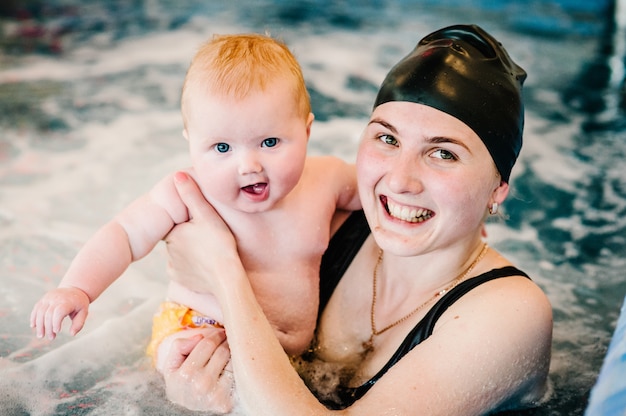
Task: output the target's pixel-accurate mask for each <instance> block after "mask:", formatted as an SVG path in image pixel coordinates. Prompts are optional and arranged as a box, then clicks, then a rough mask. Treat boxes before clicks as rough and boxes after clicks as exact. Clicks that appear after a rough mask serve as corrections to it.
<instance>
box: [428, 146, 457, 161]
mask: <svg viewBox="0 0 626 416" xmlns="http://www.w3.org/2000/svg"><path fill="white" fill-rule="evenodd" d="M432 155H433V156H434V157H437V158H439V159H444V160H456V156H455V155H454V153H452V152H449V151H447V150H444V149H437V150H435V151H434V152H433V153H432Z"/></svg>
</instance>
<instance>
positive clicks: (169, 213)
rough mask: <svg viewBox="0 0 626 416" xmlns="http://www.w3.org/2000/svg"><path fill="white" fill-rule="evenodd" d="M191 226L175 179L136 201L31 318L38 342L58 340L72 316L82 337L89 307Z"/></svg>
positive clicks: (88, 245)
mask: <svg viewBox="0 0 626 416" xmlns="http://www.w3.org/2000/svg"><path fill="white" fill-rule="evenodd" d="M186 220H187V209H186V207H185V206H184V205H183V204H182V202H181V201H180V198H179V197H178V193H177V192H176V188H174V185H173V182H172V177H171V176H170V177H168V178H165V179H164V180H163V181H161V182H159V184H157V185H156V186H155V187H154V188H153V189H152V191H151V192H150V193H149V194H146V195H144V196H142V197H140V198H138V199H137V200H135V201H134V202H133V203H132V204H131V205H129V206H128V207H127V208H125V209H124V210H123V211H122V212H121V213H119V214H118V215H117V216H116V217H115V218H114V219H113V220H111V221H109V222H108V223H107V224H105V225H104V226H103V227H102V228H101V229H100V230H98V231H97V232H96V234H95V235H94V236H93V237H92V238H91V239H90V240H89V241H87V243H86V244H85V246H84V247H83V248H82V249H81V250H80V251H79V253H78V254H77V255H76V257H75V258H74V260H73V261H72V263H71V265H70V267H69V269H68V270H67V273H66V274H65V276H64V277H63V279H62V280H61V283H60V284H59V287H58V288H57V289H54V290H51V291H50V292H48V293H46V294H45V295H44V296H43V297H42V298H41V300H39V302H37V304H36V305H35V307H34V308H33V311H32V313H31V318H30V323H31V327H35V328H36V329H37V330H36V334H37V336H38V337H40V338H41V337H44V336H47V337H48V338H50V339H54V338H55V336H56V334H57V333H58V332H59V331H60V330H61V324H62V322H63V319H64V318H65V317H66V316H68V317H69V318H70V319H71V320H72V325H71V327H70V333H71V334H72V335H75V334H76V333H78V331H80V330H81V329H82V327H83V325H84V323H85V319H86V317H87V311H88V307H89V304H90V303H91V302H93V301H94V300H95V299H96V298H97V297H98V296H100V294H101V293H102V292H104V290H105V289H106V288H107V287H108V286H109V285H110V284H111V283H113V282H114V281H115V280H116V279H117V278H118V277H119V276H121V275H122V273H123V272H124V271H125V270H126V268H127V267H128V266H129V265H130V264H131V263H132V262H133V261H136V260H138V259H140V258H142V257H143V256H145V255H146V254H148V253H149V252H150V251H151V250H152V249H153V248H154V246H155V245H156V244H157V243H158V242H159V240H161V239H162V238H163V237H164V236H165V235H166V234H167V233H168V232H169V231H170V230H171V229H172V227H173V226H174V225H175V224H176V223H179V222H183V221H186Z"/></svg>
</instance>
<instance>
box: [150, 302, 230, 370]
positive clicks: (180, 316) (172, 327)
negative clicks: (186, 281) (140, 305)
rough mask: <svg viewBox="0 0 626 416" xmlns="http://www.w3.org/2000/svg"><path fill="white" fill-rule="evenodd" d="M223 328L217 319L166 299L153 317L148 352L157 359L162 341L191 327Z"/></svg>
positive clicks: (153, 360) (153, 359) (153, 358)
mask: <svg viewBox="0 0 626 416" xmlns="http://www.w3.org/2000/svg"><path fill="white" fill-rule="evenodd" d="M208 327H216V328H223V327H224V326H223V325H222V324H221V323H219V322H217V321H216V320H215V319H211V318H208V317H206V316H204V315H202V314H200V313H198V312H196V311H194V310H193V309H190V308H188V307H187V306H185V305H181V304H180V303H176V302H170V301H165V302H163V303H161V306H160V308H159V311H158V312H157V313H156V314H155V315H154V318H153V319H152V339H151V340H150V344H148V348H147V349H146V354H147V355H148V357H152V362H153V363H154V362H155V360H156V351H157V348H158V347H159V345H160V344H161V342H162V341H163V340H164V339H165V338H166V337H168V336H170V335H172V334H174V333H176V332H178V331H182V330H183V329H189V328H208Z"/></svg>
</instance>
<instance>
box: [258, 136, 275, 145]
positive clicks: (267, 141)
mask: <svg viewBox="0 0 626 416" xmlns="http://www.w3.org/2000/svg"><path fill="white" fill-rule="evenodd" d="M277 144H278V139H277V138H276V137H269V138H267V139H265V140H263V144H262V145H261V146H262V147H274V146H276V145H277Z"/></svg>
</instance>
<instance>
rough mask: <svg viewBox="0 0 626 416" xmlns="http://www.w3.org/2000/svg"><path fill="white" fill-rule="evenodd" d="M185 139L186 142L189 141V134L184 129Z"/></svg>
mask: <svg viewBox="0 0 626 416" xmlns="http://www.w3.org/2000/svg"><path fill="white" fill-rule="evenodd" d="M183 137H184V138H185V140H187V141H189V133H187V129H183Z"/></svg>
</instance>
